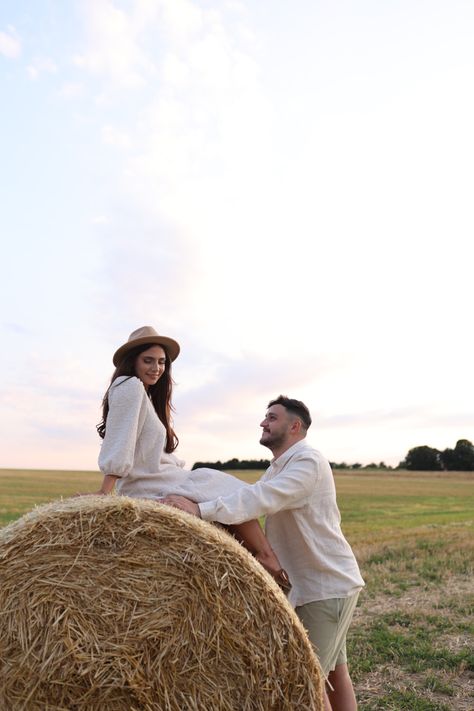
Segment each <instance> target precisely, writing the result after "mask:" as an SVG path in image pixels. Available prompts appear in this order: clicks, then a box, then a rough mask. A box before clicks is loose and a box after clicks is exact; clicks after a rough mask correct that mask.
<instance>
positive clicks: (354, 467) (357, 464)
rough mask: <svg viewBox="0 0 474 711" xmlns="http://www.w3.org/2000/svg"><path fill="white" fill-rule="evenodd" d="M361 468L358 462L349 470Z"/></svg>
mask: <svg viewBox="0 0 474 711" xmlns="http://www.w3.org/2000/svg"><path fill="white" fill-rule="evenodd" d="M361 467H362V464H359V462H356V463H355V464H353V465H352V466H351V469H360V468H361Z"/></svg>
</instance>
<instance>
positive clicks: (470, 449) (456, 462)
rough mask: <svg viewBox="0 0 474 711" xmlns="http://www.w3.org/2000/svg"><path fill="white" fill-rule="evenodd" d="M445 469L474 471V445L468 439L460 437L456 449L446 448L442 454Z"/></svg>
mask: <svg viewBox="0 0 474 711" xmlns="http://www.w3.org/2000/svg"><path fill="white" fill-rule="evenodd" d="M440 458H441V464H442V466H443V469H447V470H448V471H458V472H466V471H467V472H472V471H474V446H473V444H472V442H470V441H469V440H468V439H458V441H457V442H456V446H455V448H454V449H445V450H444V451H443V452H441V454H440Z"/></svg>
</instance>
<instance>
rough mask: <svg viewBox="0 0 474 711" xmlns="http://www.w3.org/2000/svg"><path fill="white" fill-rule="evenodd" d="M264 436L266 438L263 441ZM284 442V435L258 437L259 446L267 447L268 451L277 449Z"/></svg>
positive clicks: (268, 434)
mask: <svg viewBox="0 0 474 711" xmlns="http://www.w3.org/2000/svg"><path fill="white" fill-rule="evenodd" d="M265 434H267V438H266V439H264V437H265ZM284 441H285V435H284V434H273V435H272V434H270V433H265V432H264V433H263V434H262V436H261V437H260V444H263V446H264V447H268V448H269V449H277V448H278V447H280V446H281V445H282V444H283V443H284Z"/></svg>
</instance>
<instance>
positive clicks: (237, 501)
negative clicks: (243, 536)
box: [163, 453, 318, 524]
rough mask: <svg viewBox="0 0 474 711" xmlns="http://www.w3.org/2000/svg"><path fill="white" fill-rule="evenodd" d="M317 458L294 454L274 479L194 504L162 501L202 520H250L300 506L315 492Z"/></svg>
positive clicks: (181, 500)
mask: <svg viewBox="0 0 474 711" xmlns="http://www.w3.org/2000/svg"><path fill="white" fill-rule="evenodd" d="M317 479H318V460H317V459H316V457H312V456H308V454H307V453H305V454H304V455H302V456H301V457H299V458H298V457H295V458H294V460H292V461H290V462H289V463H288V464H287V465H286V467H284V469H282V471H281V472H280V473H278V474H277V475H276V476H275V477H274V478H273V479H267V480H266V481H258V482H257V483H256V484H249V485H248V486H243V487H241V488H239V489H238V490H237V491H236V492H234V493H233V494H230V495H229V496H224V497H220V498H218V499H214V500H212V501H205V502H203V503H200V504H195V503H193V502H191V501H189V500H188V499H186V498H184V497H182V496H167V497H166V498H165V499H164V500H163V503H165V504H170V505H172V506H176V507H177V508H180V509H182V510H183V511H187V512H188V513H192V514H194V515H196V516H199V515H200V516H201V518H202V519H204V520H205V521H219V522H220V523H226V524H232V523H242V522H243V521H250V520H252V519H254V518H259V517H260V516H265V515H268V514H273V513H276V512H277V511H282V510H284V509H292V508H299V507H300V506H302V505H304V504H305V503H306V501H307V499H308V497H309V496H310V495H311V494H312V493H313V492H314V487H315V485H316V482H317Z"/></svg>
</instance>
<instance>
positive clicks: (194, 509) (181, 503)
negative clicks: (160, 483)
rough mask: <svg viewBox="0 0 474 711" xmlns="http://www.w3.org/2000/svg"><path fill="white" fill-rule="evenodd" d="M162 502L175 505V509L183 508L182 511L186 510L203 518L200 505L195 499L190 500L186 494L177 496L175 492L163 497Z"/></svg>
mask: <svg viewBox="0 0 474 711" xmlns="http://www.w3.org/2000/svg"><path fill="white" fill-rule="evenodd" d="M161 503H162V504H167V505H168V506H174V507H175V509H181V511H186V513H190V514H193V515H194V516H198V517H199V518H201V512H200V510H199V506H198V505H197V504H195V503H194V501H190V500H189V499H186V498H185V497H184V496H176V495H175V494H171V495H170V496H165V498H164V499H161Z"/></svg>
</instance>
